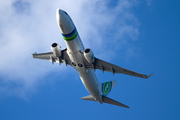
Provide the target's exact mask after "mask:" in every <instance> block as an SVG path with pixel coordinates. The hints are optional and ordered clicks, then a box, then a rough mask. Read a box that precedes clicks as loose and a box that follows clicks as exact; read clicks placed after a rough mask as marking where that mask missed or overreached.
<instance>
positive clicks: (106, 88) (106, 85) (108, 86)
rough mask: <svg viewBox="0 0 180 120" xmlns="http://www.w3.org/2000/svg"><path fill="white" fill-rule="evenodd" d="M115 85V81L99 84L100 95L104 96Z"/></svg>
mask: <svg viewBox="0 0 180 120" xmlns="http://www.w3.org/2000/svg"><path fill="white" fill-rule="evenodd" d="M116 84H117V82H116V80H113V81H109V82H105V83H101V84H100V88H101V92H102V95H104V96H106V95H107V94H108V93H109V92H110V91H111V90H112V89H113V88H114V86H115V85H116Z"/></svg>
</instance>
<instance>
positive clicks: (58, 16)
mask: <svg viewBox="0 0 180 120" xmlns="http://www.w3.org/2000/svg"><path fill="white" fill-rule="evenodd" d="M61 16H62V10H61V9H57V10H56V19H57V22H60V17H61Z"/></svg>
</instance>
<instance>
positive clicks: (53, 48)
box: [51, 43, 61, 57]
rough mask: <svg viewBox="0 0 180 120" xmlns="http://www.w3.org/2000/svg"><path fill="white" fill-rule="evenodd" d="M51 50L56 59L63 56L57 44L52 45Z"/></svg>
mask: <svg viewBox="0 0 180 120" xmlns="http://www.w3.org/2000/svg"><path fill="white" fill-rule="evenodd" d="M51 50H52V52H53V53H54V55H55V56H56V57H60V56H61V47H60V46H59V45H58V44H57V43H53V44H52V45H51Z"/></svg>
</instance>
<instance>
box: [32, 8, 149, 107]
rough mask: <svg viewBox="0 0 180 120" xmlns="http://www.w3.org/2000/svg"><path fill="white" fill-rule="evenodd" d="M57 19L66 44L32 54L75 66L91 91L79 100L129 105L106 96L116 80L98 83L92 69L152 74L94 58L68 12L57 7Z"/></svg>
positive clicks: (141, 75)
mask: <svg viewBox="0 0 180 120" xmlns="http://www.w3.org/2000/svg"><path fill="white" fill-rule="evenodd" d="M56 19H57V23H58V26H59V28H60V31H61V34H62V36H63V39H64V41H65V43H66V45H67V48H66V49H63V50H61V47H60V46H59V45H58V43H53V44H52V45H51V50H52V52H47V53H34V54H32V57H33V58H36V59H43V60H50V61H51V62H52V64H54V62H57V63H59V64H60V65H61V63H65V65H66V66H67V65H69V66H72V67H73V68H74V69H75V70H77V72H78V73H79V76H80V79H81V81H82V83H83V84H84V86H85V88H86V89H87V91H88V92H89V93H90V95H88V96H85V97H82V98H81V99H82V100H90V101H98V102H99V103H100V104H102V103H108V104H112V105H117V106H121V107H125V108H129V106H127V105H124V104H122V103H120V102H118V101H115V100H113V99H111V98H108V97H107V95H108V93H109V92H110V91H111V90H112V89H113V87H114V86H115V85H116V84H117V83H116V80H112V81H108V82H104V83H99V82H98V80H97V77H96V75H95V70H96V69H99V70H101V71H102V72H103V73H104V71H107V72H112V73H113V75H114V74H115V73H123V74H127V75H131V76H135V77H140V78H146V79H147V78H149V77H150V76H151V75H152V74H149V75H144V74H140V73H137V72H134V71H131V70H128V69H125V68H122V67H119V66H116V65H113V64H111V63H108V62H105V61H103V60H101V59H98V58H96V57H95V56H94V53H93V52H92V50H91V49H90V48H87V49H85V48H84V46H83V43H82V41H81V39H80V36H79V34H78V32H77V29H76V27H75V25H74V23H73V21H72V19H71V17H70V16H69V15H68V14H67V12H65V11H64V10H61V9H57V11H56Z"/></svg>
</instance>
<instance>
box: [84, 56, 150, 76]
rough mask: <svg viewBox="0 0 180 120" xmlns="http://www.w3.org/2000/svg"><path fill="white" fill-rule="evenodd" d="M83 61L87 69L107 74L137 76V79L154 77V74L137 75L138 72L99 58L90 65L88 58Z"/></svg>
mask: <svg viewBox="0 0 180 120" xmlns="http://www.w3.org/2000/svg"><path fill="white" fill-rule="evenodd" d="M83 59H84V64H85V67H86V69H94V70H95V69H100V70H102V71H103V72H104V71H107V72H112V73H113V74H114V73H123V74H127V75H131V76H135V77H140V78H149V77H150V76H151V75H153V74H150V75H144V74H140V73H137V72H134V71H131V70H128V69H125V68H122V67H119V66H116V65H113V64H111V63H108V62H105V61H103V60H100V59H98V58H95V62H94V63H93V64H91V63H89V62H88V61H87V60H86V58H84V57H83Z"/></svg>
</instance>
